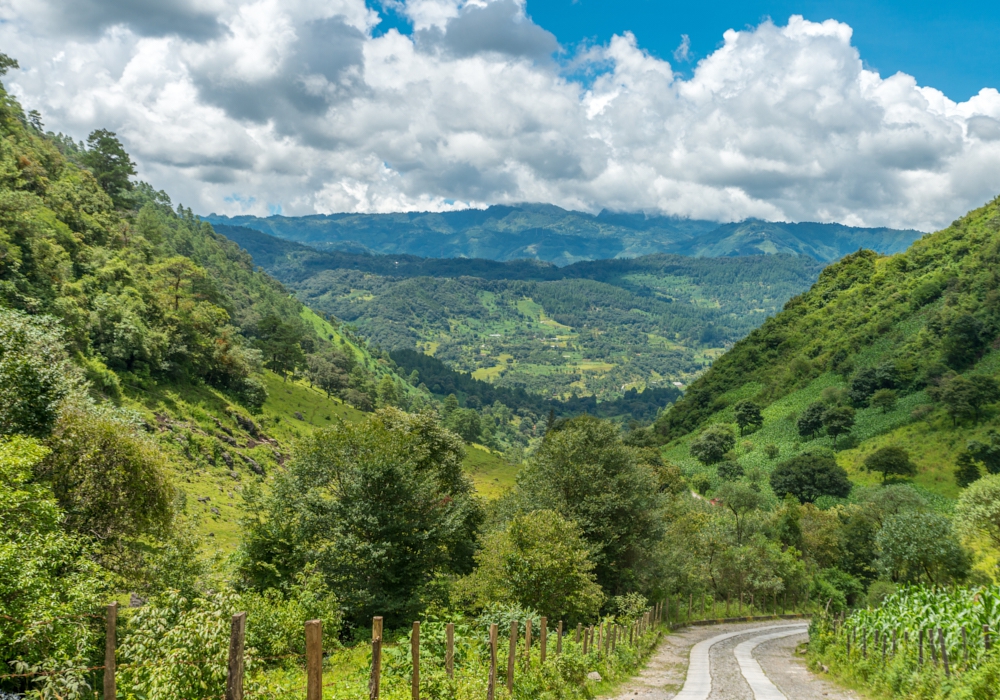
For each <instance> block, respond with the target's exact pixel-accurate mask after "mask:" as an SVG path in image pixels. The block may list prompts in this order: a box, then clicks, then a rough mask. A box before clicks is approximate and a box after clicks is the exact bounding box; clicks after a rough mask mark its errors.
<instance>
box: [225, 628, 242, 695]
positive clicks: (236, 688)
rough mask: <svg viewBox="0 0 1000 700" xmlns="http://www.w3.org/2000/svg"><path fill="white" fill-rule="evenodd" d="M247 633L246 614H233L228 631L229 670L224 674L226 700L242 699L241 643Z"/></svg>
mask: <svg viewBox="0 0 1000 700" xmlns="http://www.w3.org/2000/svg"><path fill="white" fill-rule="evenodd" d="M246 634H247V614H246V613H245V612H241V613H236V614H235V615H233V622H232V627H231V628H230V632H229V672H228V673H227V674H226V700H243V644H244V642H245V641H246Z"/></svg>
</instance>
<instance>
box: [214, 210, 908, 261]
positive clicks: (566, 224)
mask: <svg viewBox="0 0 1000 700" xmlns="http://www.w3.org/2000/svg"><path fill="white" fill-rule="evenodd" d="M205 218H206V221H209V222H211V223H213V224H219V225H224V226H238V227H247V228H251V229H255V230H257V231H263V232H264V233H268V234H271V235H273V236H276V237H278V238H282V239H286V240H290V241H298V242H300V243H306V244H308V245H310V246H312V247H314V248H317V249H319V250H325V251H332V250H341V251H346V252H368V253H383V254H409V255H419V256H421V257H427V258H458V257H462V258H485V259H490V260H517V259H522V258H530V259H535V260H541V261H546V262H552V263H555V264H557V265H569V264H571V263H574V262H578V261H581V260H603V259H610V258H631V257H637V256H640V255H651V254H654V253H675V254H680V255H698V256H727V255H762V254H767V255H770V254H775V253H785V254H791V255H807V256H810V257H812V258H814V259H815V260H818V261H821V262H832V261H834V260H837V259H838V258H840V257H843V256H844V255H847V254H848V253H852V252H854V251H856V250H858V249H859V248H871V249H873V250H876V251H878V252H880V253H883V254H891V253H897V252H899V251H901V250H903V249H905V248H906V246H908V245H909V244H910V243H911V242H913V241H914V240H916V239H917V238H919V237H920V236H921V233H920V232H918V231H898V230H893V229H885V228H875V229H866V228H854V227H850V226H843V225H840V224H815V223H787V222H769V221H758V220H753V219H751V220H747V221H744V222H740V223H733V224H723V225H720V224H718V223H716V222H712V221H699V220H692V219H678V218H674V217H667V216H646V215H644V214H641V213H640V214H625V213H615V212H608V211H603V212H601V213H600V214H598V215H597V216H593V215H590V214H586V213H583V212H577V211H566V210H565V209H561V208H559V207H556V206H552V205H545V204H519V205H515V206H491V207H489V208H488V209H483V210H479V209H472V210H466V211H457V212H445V213H426V212H423V213H421V212H411V213H401V214H330V215H328V216H320V215H316V216H300V217H286V216H270V217H267V218H260V217H255V216H234V217H227V216H218V215H216V214H212V215H210V216H208V217H205Z"/></svg>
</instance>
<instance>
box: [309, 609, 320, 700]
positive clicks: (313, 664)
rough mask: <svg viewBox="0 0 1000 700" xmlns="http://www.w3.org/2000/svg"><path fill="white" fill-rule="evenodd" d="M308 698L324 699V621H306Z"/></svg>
mask: <svg viewBox="0 0 1000 700" xmlns="http://www.w3.org/2000/svg"><path fill="white" fill-rule="evenodd" d="M306 700H323V623H322V622H320V621H319V620H309V621H307V622H306Z"/></svg>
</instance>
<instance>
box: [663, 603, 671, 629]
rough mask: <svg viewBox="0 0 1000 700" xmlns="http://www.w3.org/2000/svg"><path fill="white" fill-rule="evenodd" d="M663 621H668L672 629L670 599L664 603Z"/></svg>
mask: <svg viewBox="0 0 1000 700" xmlns="http://www.w3.org/2000/svg"><path fill="white" fill-rule="evenodd" d="M663 619H664V620H666V622H667V627H670V598H666V599H665V600H664V601H663Z"/></svg>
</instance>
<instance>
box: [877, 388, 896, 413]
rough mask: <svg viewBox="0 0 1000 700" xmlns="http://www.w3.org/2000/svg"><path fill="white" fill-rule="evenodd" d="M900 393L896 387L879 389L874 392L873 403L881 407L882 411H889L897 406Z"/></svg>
mask: <svg viewBox="0 0 1000 700" xmlns="http://www.w3.org/2000/svg"><path fill="white" fill-rule="evenodd" d="M897 401H898V395H897V394H896V391H895V390H894V389H879V390H878V391H876V392H875V393H874V394H872V398H871V405H872V406H874V407H875V408H878V409H881V410H882V413H888V412H889V411H891V410H892V409H894V408H895V407H896V402H897Z"/></svg>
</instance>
